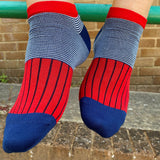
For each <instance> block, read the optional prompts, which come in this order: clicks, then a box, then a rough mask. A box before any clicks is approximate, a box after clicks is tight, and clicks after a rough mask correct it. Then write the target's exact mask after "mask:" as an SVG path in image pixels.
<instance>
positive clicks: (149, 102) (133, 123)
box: [0, 83, 160, 131]
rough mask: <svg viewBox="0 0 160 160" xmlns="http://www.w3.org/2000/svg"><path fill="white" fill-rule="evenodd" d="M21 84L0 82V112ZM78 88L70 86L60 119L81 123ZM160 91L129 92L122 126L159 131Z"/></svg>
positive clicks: (11, 100)
mask: <svg viewBox="0 0 160 160" xmlns="http://www.w3.org/2000/svg"><path fill="white" fill-rule="evenodd" d="M20 87H21V84H3V83H0V113H1V114H7V111H8V110H9V109H10V108H11V107H12V106H13V104H14V102H15V101H16V98H17V96H18V93H19V90H20ZM78 95H79V88H71V90H70V96H69V101H68V104H67V107H66V110H65V112H64V114H63V116H62V118H61V121H71V122H80V123H82V120H81V116H80V109H79V100H78ZM159 115H160V93H148V92H134V91H131V92H130V101H129V107H128V113H127V117H126V121H125V123H124V125H123V127H124V128H129V129H130V128H135V129H142V130H154V131H160V116H159Z"/></svg>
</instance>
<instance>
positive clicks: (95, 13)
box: [0, 1, 160, 24]
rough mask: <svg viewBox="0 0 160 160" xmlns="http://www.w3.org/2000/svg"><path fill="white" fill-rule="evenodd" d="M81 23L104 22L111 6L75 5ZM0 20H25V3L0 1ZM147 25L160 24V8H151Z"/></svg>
mask: <svg viewBox="0 0 160 160" xmlns="http://www.w3.org/2000/svg"><path fill="white" fill-rule="evenodd" d="M75 5H76V8H77V10H78V13H79V15H80V16H81V19H82V20H83V21H92V22H104V21H105V19H106V15H107V13H108V11H109V8H110V7H111V5H108V4H84V3H76V4H75ZM0 18H20V19H26V18H27V5H26V2H21V1H0ZM147 19H148V23H149V24H160V6H152V7H151V9H150V12H149V16H148V18H147Z"/></svg>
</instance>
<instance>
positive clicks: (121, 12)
mask: <svg viewBox="0 0 160 160" xmlns="http://www.w3.org/2000/svg"><path fill="white" fill-rule="evenodd" d="M107 18H121V19H126V20H129V21H132V22H135V23H138V24H139V25H141V26H142V27H143V28H145V26H146V23H147V19H146V18H145V17H143V16H142V15H140V14H138V13H136V12H134V11H131V10H128V9H125V8H118V7H111V8H110V10H109V12H108V15H107Z"/></svg>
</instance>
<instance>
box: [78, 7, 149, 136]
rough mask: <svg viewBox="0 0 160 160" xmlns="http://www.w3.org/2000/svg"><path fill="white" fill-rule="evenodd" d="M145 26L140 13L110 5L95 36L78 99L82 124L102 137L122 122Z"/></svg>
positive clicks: (114, 131)
mask: <svg viewBox="0 0 160 160" xmlns="http://www.w3.org/2000/svg"><path fill="white" fill-rule="evenodd" d="M145 25H146V19H145V18H144V17H142V16H141V15H139V14H137V13H135V12H133V11H130V10H127V9H123V8H116V7H115V8H114V7H112V8H111V9H110V11H109V13H108V16H107V19H106V22H105V24H104V26H103V27H102V29H101V30H100V32H99V33H98V35H97V37H96V39H95V43H94V53H95V55H94V59H93V61H92V63H91V65H90V67H89V69H88V71H87V73H86V75H85V77H84V80H83V82H82V84H81V88H80V94H79V99H80V110H81V116H82V119H83V121H84V123H85V124H86V125H87V126H88V128H90V129H92V130H94V131H95V132H97V133H98V134H100V135H101V136H102V137H105V138H108V137H111V136H113V135H114V134H115V133H116V132H118V130H119V129H120V127H121V125H122V124H123V123H124V120H125V117H126V113H127V108H128V101H129V83H130V76H131V72H132V68H133V66H134V63H135V59H136V54H137V50H138V45H139V40H140V37H141V34H142V32H143V28H144V27H145Z"/></svg>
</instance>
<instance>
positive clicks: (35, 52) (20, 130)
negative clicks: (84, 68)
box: [3, 1, 90, 153]
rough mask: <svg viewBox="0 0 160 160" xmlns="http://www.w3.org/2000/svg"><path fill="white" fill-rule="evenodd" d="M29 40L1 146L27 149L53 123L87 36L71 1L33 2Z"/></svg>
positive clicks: (84, 51) (85, 47)
mask: <svg viewBox="0 0 160 160" xmlns="http://www.w3.org/2000/svg"><path fill="white" fill-rule="evenodd" d="M27 11H28V17H29V24H30V32H29V41H28V46H27V51H26V58H25V61H26V63H25V72H24V78H23V82H22V86H21V89H20V93H19V95H18V98H17V100H16V102H15V104H14V106H13V108H12V109H11V110H10V112H9V114H8V116H7V119H6V127H5V131H4V139H3V149H4V151H5V152H8V153H11V152H25V151H27V150H29V149H30V148H32V147H34V146H35V145H36V144H37V143H39V142H40V141H41V139H42V138H44V136H45V135H46V134H47V133H48V132H49V131H50V130H51V129H52V128H53V127H54V126H55V124H56V123H57V122H58V121H59V119H60V118H61V116H62V114H63V112H64V109H65V107H66V104H67V101H68V97H69V90H70V85H71V79H72V73H73V69H74V68H75V67H76V66H77V65H79V64H81V63H82V62H84V60H85V59H86V58H87V56H88V54H89V50H90V38H89V35H88V32H87V30H86V28H85V26H84V25H83V23H82V21H81V20H80V17H79V15H78V12H77V10H76V7H75V5H74V4H71V3H67V2H58V1H44V2H37V3H34V4H33V5H31V6H30V7H29V8H28V10H27Z"/></svg>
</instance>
